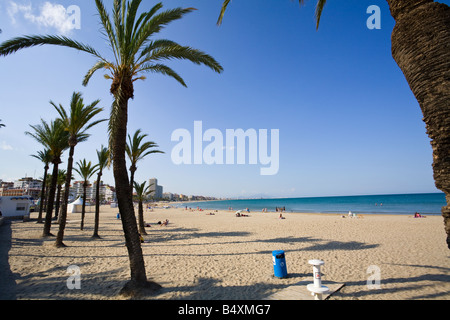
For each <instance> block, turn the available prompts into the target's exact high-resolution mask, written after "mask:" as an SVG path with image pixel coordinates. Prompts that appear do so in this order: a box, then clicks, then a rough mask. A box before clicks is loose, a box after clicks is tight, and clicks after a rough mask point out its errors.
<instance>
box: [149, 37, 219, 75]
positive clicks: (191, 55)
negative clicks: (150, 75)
mask: <svg viewBox="0 0 450 320" xmlns="http://www.w3.org/2000/svg"><path fill="white" fill-rule="evenodd" d="M171 59H178V60H189V61H191V62H192V63H195V64H198V65H200V64H203V65H205V66H207V67H209V68H211V69H212V70H214V71H215V72H217V73H221V72H222V71H223V67H222V66H221V65H220V64H219V63H218V62H217V61H216V60H215V59H214V58H213V57H211V56H210V55H209V54H206V53H204V52H202V51H200V50H197V49H194V48H191V47H188V46H181V45H179V44H176V43H173V44H171V45H170V46H169V45H168V46H163V47H161V48H157V49H155V50H153V51H152V52H150V53H148V54H147V55H146V57H145V59H144V60H143V62H151V61H159V60H171Z"/></svg>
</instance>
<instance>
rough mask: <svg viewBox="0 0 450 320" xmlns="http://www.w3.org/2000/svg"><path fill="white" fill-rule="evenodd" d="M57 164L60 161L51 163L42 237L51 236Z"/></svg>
mask: <svg viewBox="0 0 450 320" xmlns="http://www.w3.org/2000/svg"><path fill="white" fill-rule="evenodd" d="M59 163H61V160H59V159H56V160H55V161H54V162H53V172H52V181H51V184H50V189H49V192H48V201H47V211H46V213H45V221H44V230H43V232H42V236H43V237H50V236H53V234H51V233H50V229H51V226H52V214H53V205H54V202H55V195H56V182H57V180H58V165H59Z"/></svg>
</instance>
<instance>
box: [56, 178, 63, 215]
mask: <svg viewBox="0 0 450 320" xmlns="http://www.w3.org/2000/svg"><path fill="white" fill-rule="evenodd" d="M61 189H62V186H61V185H60V184H58V187H57V189H56V190H57V191H56V205H55V218H58V213H59V207H60V203H61Z"/></svg>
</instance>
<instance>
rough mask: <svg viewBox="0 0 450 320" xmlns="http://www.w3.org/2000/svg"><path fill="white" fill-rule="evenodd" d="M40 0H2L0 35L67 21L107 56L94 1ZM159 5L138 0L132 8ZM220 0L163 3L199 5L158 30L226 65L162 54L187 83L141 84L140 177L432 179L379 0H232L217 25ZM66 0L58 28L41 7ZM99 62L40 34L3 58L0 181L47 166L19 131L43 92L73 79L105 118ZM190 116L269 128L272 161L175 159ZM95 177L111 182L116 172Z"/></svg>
mask: <svg viewBox="0 0 450 320" xmlns="http://www.w3.org/2000/svg"><path fill="white" fill-rule="evenodd" d="M45 2H46V1H29V0H11V1H10V0H0V28H1V29H2V31H3V32H2V33H1V34H0V41H1V42H3V41H5V40H7V39H9V38H12V37H16V36H20V35H29V34H56V33H61V32H67V35H68V36H70V37H72V38H75V39H77V40H79V41H81V42H83V43H87V44H91V45H92V46H94V47H95V48H97V49H98V51H100V52H102V53H103V54H104V55H106V56H109V57H110V52H109V51H108V49H107V47H106V46H105V42H106V41H105V40H104V38H103V37H102V35H101V34H100V32H99V28H100V26H99V22H98V17H97V16H96V9H95V5H94V3H93V1H73V0H70V1H69V0H57V1H53V0H50V1H48V2H49V4H47V6H44V4H45ZM442 2H445V3H449V1H442ZM105 3H109V1H105ZM155 3H156V1H144V3H143V5H142V8H141V9H142V10H148V9H150V8H151V7H152V6H153V5H154V4H155ZM221 3H222V1H221V0H167V1H163V4H164V8H166V9H169V8H173V7H179V6H182V7H195V8H197V9H198V10H197V11H195V12H193V13H190V14H188V15H187V16H185V17H184V18H183V19H181V20H178V21H176V22H174V23H172V24H170V25H169V26H168V27H167V28H166V29H164V30H163V31H162V32H161V33H160V35H159V36H158V38H167V39H171V40H174V41H177V42H178V43H180V44H182V45H189V46H192V47H194V48H197V49H200V50H203V51H205V52H207V53H209V54H211V55H212V56H213V57H214V58H215V59H216V60H218V61H219V62H220V63H221V64H222V66H223V67H224V72H223V73H222V74H220V75H219V74H217V73H214V72H213V71H211V70H210V69H208V68H206V67H204V66H197V65H194V64H192V63H190V62H187V61H171V62H168V63H167V64H168V65H169V66H171V67H172V68H173V69H175V70H176V71H177V72H178V73H179V74H180V75H181V76H182V77H183V78H184V80H185V81H186V83H187V85H188V88H184V87H182V86H181V85H180V84H179V83H177V82H176V81H175V80H173V79H172V78H168V77H164V76H162V75H151V74H149V75H148V79H147V80H146V81H140V82H137V83H136V86H135V99H134V100H133V101H131V102H130V108H129V124H128V128H129V132H130V133H134V131H135V130H137V129H142V131H143V132H144V133H147V134H148V135H149V139H151V140H152V141H155V142H157V143H158V144H159V146H160V150H163V151H165V154H164V155H160V154H156V155H152V156H150V157H148V158H146V159H145V160H143V161H142V162H140V163H138V170H137V172H136V176H135V180H136V181H144V180H147V179H148V178H152V177H156V178H157V179H158V181H159V183H160V184H161V185H163V186H164V191H169V192H175V193H183V194H196V195H210V196H216V197H253V196H267V197H295V196H299V197H303V196H328V195H358V194H384V193H415V192H436V191H437V189H436V188H435V186H434V180H433V175H432V167H431V165H432V150H431V146H430V142H429V138H428V136H427V135H426V130H425V125H424V123H423V121H422V114H421V111H420V108H419V106H418V103H417V101H416V99H415V98H414V96H413V94H412V92H411V90H410V89H409V86H408V84H407V82H406V80H405V79H404V76H403V74H402V72H401V70H400V69H399V68H398V66H397V64H396V63H395V61H394V60H393V58H392V56H391V43H390V36H391V32H392V29H393V27H394V23H395V22H394V20H393V19H392V17H391V16H390V13H389V8H388V6H387V3H386V1H382V0H370V1H366V0H351V1H345V5H343V2H342V1H328V4H327V6H326V8H325V10H324V13H323V16H322V20H321V26H320V29H319V31H316V30H315V23H314V6H315V1H307V3H306V5H305V6H304V7H301V8H300V7H299V6H298V2H297V1H289V0H285V1H281V0H265V1H260V0H235V1H232V3H231V4H230V6H229V9H228V11H227V13H226V16H225V19H224V21H223V24H222V26H220V27H217V26H216V20H217V17H218V14H219V12H220V7H221ZM73 4H75V5H77V6H79V8H80V13H81V14H80V16H81V24H80V26H81V28H80V29H74V30H69V31H67V30H64V28H63V24H58V23H56V22H53V23H50V20H48V19H46V18H48V17H58V14H57V12H58V11H57V10H56V11H52V10H50V9H57V8H58V7H57V6H56V5H61V6H63V7H64V8H68V7H69V6H70V5H73ZM370 5H378V6H379V7H380V9H381V29H380V30H369V29H368V28H367V27H366V20H367V19H368V18H369V16H370V15H369V14H367V13H366V10H367V8H368V7H369V6H370ZM108 7H110V5H109V4H108ZM44 8H46V9H45V10H44ZM53 21H57V20H53ZM94 63H95V59H94V58H92V57H90V56H89V55H87V54H84V53H79V52H77V51H74V50H71V49H65V48H56V47H49V46H48V47H39V48H32V49H26V50H22V51H19V52H18V53H16V54H14V55H11V56H8V57H5V58H1V59H0V70H1V73H0V96H1V107H0V119H2V123H4V124H5V125H6V127H5V128H2V129H0V159H1V160H0V162H1V166H0V179H3V180H4V181H5V180H14V179H18V178H21V177H24V176H25V175H28V176H34V177H41V176H42V173H43V168H42V164H41V163H39V161H38V160H36V159H34V158H32V157H30V154H34V153H36V152H37V151H38V150H40V146H39V145H38V144H37V143H36V142H34V140H32V139H31V138H30V137H28V136H26V135H25V134H24V132H25V131H27V130H29V125H30V124H37V123H39V121H40V118H43V119H45V120H47V121H50V120H52V119H53V118H55V117H56V116H57V114H56V111H55V110H54V109H53V107H52V106H51V105H50V104H49V101H50V100H52V101H54V102H56V103H61V104H63V105H64V106H68V103H69V100H70V97H71V95H72V93H73V92H74V91H81V92H82V93H83V96H84V98H85V101H86V102H91V101H93V100H96V99H101V106H103V107H104V108H105V111H104V112H103V115H102V117H103V118H107V117H108V114H109V108H110V105H111V101H112V97H111V95H110V94H109V86H110V82H109V81H108V80H105V79H104V78H103V76H102V73H101V72H99V73H97V74H96V75H95V76H94V77H93V78H92V79H91V82H90V84H89V85H88V87H83V86H82V85H81V82H82V79H83V76H84V74H85V73H86V71H87V70H88V69H89V68H90V67H91V66H92V65H93V64H94ZM194 121H202V122H203V129H204V130H207V129H210V128H214V129H218V130H220V131H221V132H223V134H224V135H225V131H226V129H238V128H241V129H244V130H247V129H250V128H253V129H256V130H259V129H268V130H269V131H270V129H278V130H279V132H280V140H279V142H280V151H279V158H280V165H279V171H278V173H277V174H276V175H272V176H261V175H260V167H261V166H260V165H259V164H258V165H250V164H245V165H205V164H203V165H175V164H174V163H173V162H172V160H171V151H172V149H173V148H174V146H175V145H176V144H177V143H176V142H173V141H171V134H172V132H173V131H174V130H176V129H179V128H185V129H187V130H189V131H190V132H192V133H193V128H194ZM106 127H107V126H106V123H103V124H101V125H99V126H97V127H96V128H94V129H92V130H91V131H90V133H91V134H92V136H91V138H90V139H89V140H88V142H85V143H82V144H79V145H78V146H77V147H76V150H75V160H76V161H78V160H80V159H83V158H86V159H87V160H92V161H95V160H96V153H95V151H96V150H97V149H99V148H100V145H101V144H104V145H106V144H107V134H106ZM66 157H67V154H65V155H64V160H65V158H66ZM65 166H66V162H64V163H63V164H62V165H61V167H62V168H65ZM76 178H77V179H78V178H79V177H78V176H76ZM104 180H105V182H107V183H110V184H114V180H113V175H112V172H111V171H109V172H106V173H105V176H104Z"/></svg>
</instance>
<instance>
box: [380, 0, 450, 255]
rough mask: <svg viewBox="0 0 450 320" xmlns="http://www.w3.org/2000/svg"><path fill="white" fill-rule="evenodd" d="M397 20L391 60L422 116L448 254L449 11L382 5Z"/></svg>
mask: <svg viewBox="0 0 450 320" xmlns="http://www.w3.org/2000/svg"><path fill="white" fill-rule="evenodd" d="M387 2H388V3H389V7H390V10H391V14H392V16H393V17H394V19H395V21H396V25H395V27H394V30H393V32H392V56H393V57H394V59H395V61H396V62H397V64H398V65H399V67H400V69H401V70H402V71H403V74H404V75H405V78H406V80H407V81H408V83H409V86H410V88H411V90H412V92H413V93H414V95H415V97H416V99H417V101H418V102H419V105H420V108H421V110H422V113H423V116H424V118H423V120H424V122H425V124H426V129H427V133H428V136H429V138H430V139H431V146H432V149H433V175H434V180H435V184H436V187H437V188H438V189H440V190H442V191H443V192H444V193H445V196H446V202H447V205H446V206H444V207H442V216H443V217H444V225H445V231H446V233H447V246H448V247H449V249H450V106H449V104H450V8H449V7H448V6H447V5H445V4H442V3H437V2H433V1H432V0H414V1H413V0H387Z"/></svg>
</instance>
